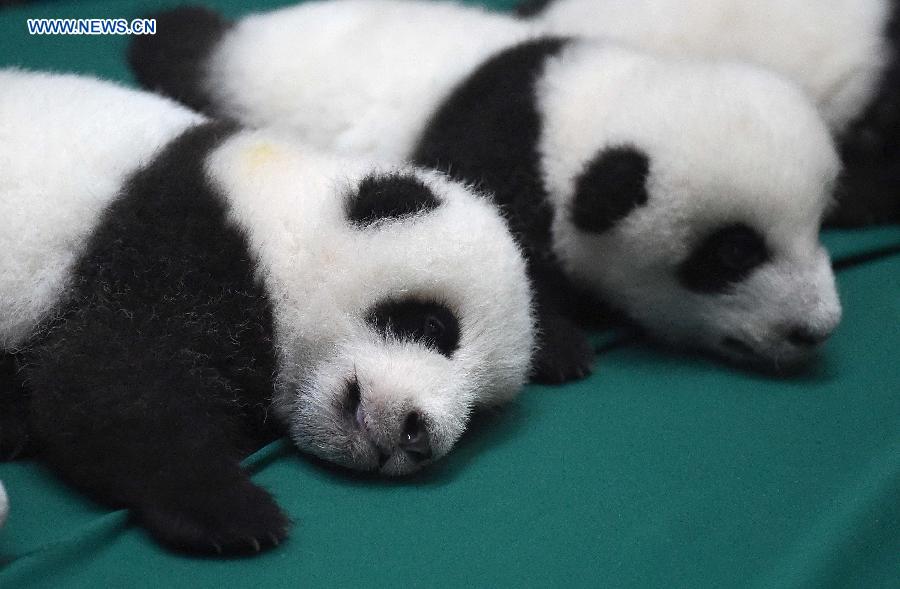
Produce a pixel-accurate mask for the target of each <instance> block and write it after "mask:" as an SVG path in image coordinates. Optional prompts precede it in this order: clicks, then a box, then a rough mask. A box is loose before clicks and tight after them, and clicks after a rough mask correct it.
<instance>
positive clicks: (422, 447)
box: [208, 132, 534, 474]
mask: <svg viewBox="0 0 900 589" xmlns="http://www.w3.org/2000/svg"><path fill="white" fill-rule="evenodd" d="M208 170H209V171H210V174H211V176H212V177H213V180H214V181H215V182H216V183H217V184H218V185H219V186H220V187H221V189H222V192H223V193H224V194H227V195H228V198H229V200H230V201H231V203H232V206H233V212H232V215H233V218H234V220H235V221H236V222H237V223H239V224H240V225H241V226H243V227H246V228H248V235H249V237H250V241H251V247H253V249H254V250H255V252H256V253H257V255H258V257H259V266H258V268H259V275H260V278H261V279H262V280H263V281H264V283H265V285H266V288H267V291H268V292H269V295H270V297H271V298H272V300H273V302H274V315H275V322H276V337H277V349H278V359H279V373H278V382H277V386H276V398H275V410H276V413H277V414H278V416H279V417H280V418H281V419H282V420H283V421H284V422H285V423H286V424H287V425H288V427H289V428H290V433H291V435H292V437H293V438H294V440H295V441H296V443H297V444H298V445H299V446H300V447H301V448H303V449H305V450H308V451H310V452H312V453H314V454H316V455H318V456H320V457H322V458H325V459H327V460H330V461H333V462H337V463H339V464H343V465H346V466H349V467H352V468H358V469H363V470H378V471H380V472H383V473H386V474H402V473H406V472H410V471H412V470H415V469H417V468H419V467H421V466H422V465H424V464H427V463H428V462H430V461H433V460H435V459H437V458H439V457H440V456H442V455H444V454H445V453H446V452H447V451H448V450H449V449H450V448H451V447H452V445H453V444H454V442H455V441H456V440H457V439H458V438H459V436H460V434H461V433H462V432H463V431H464V429H465V427H466V424H467V423H468V418H469V414H470V412H471V411H472V410H474V409H476V408H477V407H479V406H482V405H490V404H495V403H500V402H503V401H505V400H507V399H509V398H510V397H512V396H513V395H514V394H515V393H516V392H517V391H518V390H519V389H520V387H521V386H522V384H523V383H524V381H525V379H526V377H527V374H528V369H529V362H530V356H531V351H532V346H533V340H534V336H533V327H532V318H531V301H530V290H529V286H528V282H527V279H526V276H525V264H524V260H523V258H522V255H521V253H520V251H519V249H518V247H517V246H516V244H515V242H514V241H513V239H512V237H511V235H510V234H509V232H508V230H507V228H506V225H505V223H504V221H503V219H502V218H501V217H500V216H499V214H498V213H497V211H496V210H495V209H494V208H493V207H492V205H491V204H490V203H489V202H488V201H487V199H484V198H482V197H480V196H477V195H475V194H474V193H472V192H471V191H469V190H467V189H466V188H464V187H463V186H461V185H459V184H455V183H452V182H449V181H447V180H446V179H445V178H444V177H443V176H441V175H439V174H437V173H434V172H426V171H422V170H418V169H413V168H409V167H405V168H382V169H381V170H380V171H379V170H378V169H376V168H374V167H373V166H372V165H371V164H369V163H367V162H362V161H358V160H345V159H336V158H333V157H332V156H327V155H323V154H320V153H317V152H314V151H312V150H309V149H307V148H302V147H299V146H297V145H295V144H293V143H290V142H289V141H286V140H284V141H283V140H280V139H278V138H274V137H272V136H270V135H267V134H266V133H264V132H255V133H250V132H245V133H241V134H238V135H236V136H234V137H232V138H231V139H229V140H228V141H226V142H225V143H224V144H223V145H222V146H221V147H220V148H219V149H218V150H216V151H215V152H214V153H213V154H212V156H211V157H210V159H209V161H208Z"/></svg>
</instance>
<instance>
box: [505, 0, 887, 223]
mask: <svg viewBox="0 0 900 589" xmlns="http://www.w3.org/2000/svg"><path fill="white" fill-rule="evenodd" d="M519 13H520V14H522V15H525V16H530V17H532V21H531V22H533V23H534V24H536V25H539V26H541V27H542V28H543V29H544V30H545V31H547V32H548V33H549V34H564V35H584V36H594V37H603V38H607V39H612V40H617V41H621V42H624V43H628V44H632V45H634V46H637V47H641V48H645V49H649V50H653V51H656V52H660V53H662V54H667V55H673V56H678V55H692V56H697V57H703V58H736V59H745V60H749V61H752V62H754V63H757V64H759V65H762V66H765V67H768V68H771V69H773V70H775V71H777V72H779V73H781V74H783V75H785V76H787V77H788V78H790V79H791V80H794V81H795V82H797V83H799V84H800V85H801V86H802V87H803V88H804V89H805V90H806V91H807V92H808V93H809V95H810V96H811V97H812V98H813V99H814V101H815V102H816V104H817V105H818V107H819V111H820V112H821V114H822V116H823V117H824V118H825V120H826V122H827V123H828V125H829V127H830V128H831V130H832V133H833V134H834V136H835V137H836V138H837V141H838V144H839V148H840V153H841V156H842V159H843V161H844V165H845V171H844V176H843V178H842V181H841V185H840V187H839V194H840V197H841V198H840V202H839V207H838V208H837V209H836V210H835V213H834V215H832V216H831V218H830V221H831V222H833V223H834V224H837V225H863V224H869V223H886V222H892V223H897V222H900V190H898V186H900V1H898V0H836V1H829V2H821V1H818V0H630V1H628V2H622V1H620V0H538V1H531V2H526V3H524V4H522V5H520V7H519Z"/></svg>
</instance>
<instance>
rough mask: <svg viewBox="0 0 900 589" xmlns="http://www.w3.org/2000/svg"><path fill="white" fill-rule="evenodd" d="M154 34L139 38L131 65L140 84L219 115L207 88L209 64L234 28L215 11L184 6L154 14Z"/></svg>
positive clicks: (133, 43)
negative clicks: (207, 62) (221, 40)
mask: <svg viewBox="0 0 900 589" xmlns="http://www.w3.org/2000/svg"><path fill="white" fill-rule="evenodd" d="M149 18H155V19H156V34H155V35H137V36H135V37H134V39H133V40H132V41H131V45H130V46H129V47H128V63H129V64H130V65H131V70H132V72H134V76H135V78H136V79H137V81H138V83H139V84H140V85H141V86H143V87H144V88H147V89H148V90H152V91H154V92H160V93H162V94H165V95H167V96H170V97H172V98H174V99H175V100H178V101H180V102H183V103H184V104H186V105H188V106H190V107H191V108H194V109H196V110H199V111H203V112H207V113H210V114H218V113H217V112H216V108H215V105H214V104H212V103H211V102H210V97H209V93H208V92H207V90H206V88H205V87H204V83H205V75H206V61H207V59H208V58H209V56H210V54H211V53H212V51H213V49H214V48H215V46H216V44H218V42H219V40H220V39H221V38H222V36H223V35H224V34H225V33H226V32H227V31H228V29H229V28H230V27H231V23H230V22H228V21H226V20H224V19H223V18H222V17H221V16H219V15H218V14H217V13H215V12H213V11H212V10H209V9H206V8H202V7H198V6H183V7H180V8H175V9H173V10H168V11H165V12H160V13H158V14H152V15H150V16H149Z"/></svg>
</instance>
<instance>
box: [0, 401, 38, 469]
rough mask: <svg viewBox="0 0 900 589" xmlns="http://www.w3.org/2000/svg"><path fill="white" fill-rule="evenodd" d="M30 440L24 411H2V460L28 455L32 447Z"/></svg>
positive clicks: (0, 418) (0, 457)
mask: <svg viewBox="0 0 900 589" xmlns="http://www.w3.org/2000/svg"><path fill="white" fill-rule="evenodd" d="M4 409H9V408H7V407H4ZM30 441H31V440H30V437H29V434H28V425H27V423H26V417H25V414H24V413H23V412H20V411H13V410H10V411H8V412H3V413H0V461H3V462H5V461H10V460H15V459H17V458H23V457H25V456H27V455H28V454H29V450H30V448H31V444H30Z"/></svg>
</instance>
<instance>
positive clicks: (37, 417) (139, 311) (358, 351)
mask: <svg viewBox="0 0 900 589" xmlns="http://www.w3.org/2000/svg"><path fill="white" fill-rule="evenodd" d="M0 128H2V129H3V141H0V161H3V162H4V168H3V177H2V180H0V240H2V247H0V350H3V353H2V354H0V369H2V372H3V374H2V378H0V386H2V390H0V408H2V411H0V454H2V455H3V456H4V457H6V458H11V457H15V455H18V454H21V453H23V452H26V451H34V452H36V453H37V454H38V455H39V456H40V457H41V458H42V459H44V460H46V461H47V462H48V463H49V464H50V465H51V466H52V467H53V468H55V470H56V471H57V472H58V473H59V474H60V475H61V476H62V477H63V478H65V479H66V480H68V481H70V482H71V483H73V484H74V485H76V486H78V487H80V488H81V489H83V490H85V491H87V492H89V493H91V494H92V495H94V496H96V497H97V498H99V499H101V500H105V501H107V502H111V503H113V504H117V505H123V506H126V507H130V508H132V509H133V510H134V511H135V513H136V515H137V517H138V518H139V521H140V522H141V523H142V524H143V525H144V526H146V527H147V528H148V529H149V530H150V532H151V533H152V534H153V535H154V536H155V537H156V538H158V539H159V540H160V541H162V542H163V543H165V544H166V545H169V546H171V547H175V548H179V549H185V550H192V551H231V552H240V551H253V550H259V549H260V548H261V547H262V546H266V545H273V544H276V543H278V541H279V540H280V539H282V538H283V537H284V536H285V534H286V529H287V526H288V520H287V519H286V518H285V516H284V515H283V514H282V512H281V511H280V509H279V508H278V506H277V505H276V504H275V502H274V500H273V499H272V497H271V496H270V495H269V494H268V493H267V492H266V491H264V490H263V489H261V488H259V487H257V486H256V485H254V484H253V483H252V482H251V481H250V479H249V478H248V476H247V474H246V473H245V472H244V471H243V470H242V469H241V468H240V465H239V460H240V459H241V458H242V457H243V456H245V455H246V453H247V452H249V451H251V450H253V449H255V448H256V447H258V446H259V445H260V444H261V443H262V442H264V441H265V439H266V438H267V437H268V436H270V435H271V434H275V433H279V432H280V431H282V430H285V431H286V433H288V434H289V435H290V437H291V438H292V439H293V440H294V441H295V442H296V444H297V445H298V446H299V447H300V448H301V449H303V450H305V451H308V452H310V453H312V454H315V455H317V456H319V457H321V458H323V459H326V460H329V461H332V462H335V463H338V464H341V465H344V466H347V467H350V468H354V469H360V470H367V471H378V472H380V473H383V474H387V475H401V474H405V473H409V472H411V471H414V470H416V469H419V468H420V467H422V466H423V465H425V464H428V463H430V462H432V461H434V460H436V459H438V458H440V457H441V456H443V455H444V454H446V453H447V452H448V450H450V448H451V447H452V446H453V444H454V442H455V441H456V440H457V439H458V438H459V436H460V434H461V433H462V432H463V430H464V429H465V428H466V425H467V422H468V418H469V415H470V413H471V412H472V411H473V410H475V409H477V408H478V407H482V406H485V405H493V404H497V403H502V402H504V401H506V400H508V399H510V398H511V397H512V396H513V395H515V394H516V392H517V391H518V390H519V389H520V387H521V386H522V384H523V382H524V380H525V379H526V377H527V374H528V370H529V363H530V355H531V352H532V347H533V341H534V337H533V325H532V317H531V300H530V297H531V295H530V288H529V284H528V280H527V277H526V274H525V260H524V258H523V256H522V253H521V251H520V249H519V248H518V246H517V244H516V243H515V241H514V239H513V238H512V236H511V235H510V233H509V230H508V228H507V226H506V224H505V221H504V220H503V218H502V217H501V216H500V215H499V214H498V213H497V211H496V209H495V207H494V206H493V204H492V203H491V202H490V201H489V200H488V199H487V198H485V197H483V196H481V195H479V194H476V193H473V192H472V191H471V190H469V189H467V188H466V187H464V186H463V185H460V184H457V183H454V182H451V181H449V180H448V179H446V178H445V177H444V176H443V175H441V174H439V173H437V172H433V171H427V170H424V169H419V168H414V167H409V166H400V167H389V166H373V165H372V164H370V163H368V162H367V161H364V160H359V159H338V158H336V157H334V156H330V155H324V154H322V153H319V152H317V151H314V150H312V149H309V148H306V147H303V146H301V145H298V144H296V143H293V142H291V141H290V140H289V139H286V138H284V137H280V136H278V135H277V134H275V133H274V132H270V131H252V130H242V129H240V128H236V127H233V126H230V125H229V124H224V123H220V122H211V121H208V120H206V119H204V118H202V117H201V116H199V115H197V114H195V113H193V112H191V111H188V110H187V109H185V108H183V107H181V106H179V105H176V104H175V103H172V102H170V101H168V100H167V99H163V98H160V97H156V96H152V95H149V94H144V93H139V92H135V91H131V90H127V89H124V88H121V87H118V86H115V85H112V84H109V83H104V82H100V81H97V80H93V79H88V78H81V77H76V76H68V75H51V74H42V73H27V72H23V71H17V70H5V71H0Z"/></svg>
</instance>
